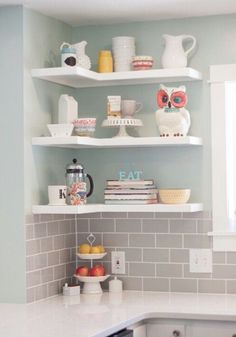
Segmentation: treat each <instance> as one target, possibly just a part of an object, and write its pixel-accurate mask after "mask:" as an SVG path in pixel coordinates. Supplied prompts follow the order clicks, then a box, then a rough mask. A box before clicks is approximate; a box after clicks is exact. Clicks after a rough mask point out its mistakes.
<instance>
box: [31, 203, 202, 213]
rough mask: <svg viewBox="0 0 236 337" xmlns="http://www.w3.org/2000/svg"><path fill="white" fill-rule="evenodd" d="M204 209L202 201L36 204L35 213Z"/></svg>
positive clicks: (189, 210)
mask: <svg viewBox="0 0 236 337" xmlns="http://www.w3.org/2000/svg"><path fill="white" fill-rule="evenodd" d="M202 210H203V205H202V204H201V203H187V204H177V205H173V204H172V205H167V204H151V205H105V204H87V205H80V206H70V205H65V206H50V205H35V206H33V209H32V211H33V214H90V213H100V212H103V213H105V212H158V213H159V212H168V213H169V212H170V213H172V212H182V213H185V212H188V213H189V212H199V211H202Z"/></svg>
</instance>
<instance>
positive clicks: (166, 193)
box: [159, 189, 191, 204]
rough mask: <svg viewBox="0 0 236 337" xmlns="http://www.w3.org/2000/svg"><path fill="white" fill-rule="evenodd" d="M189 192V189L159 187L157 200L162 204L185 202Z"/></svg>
mask: <svg viewBox="0 0 236 337" xmlns="http://www.w3.org/2000/svg"><path fill="white" fill-rule="evenodd" d="M190 193H191V190H190V189H161V190H159V201H160V203H162V204H186V203H187V202H188V200H189V198H190Z"/></svg>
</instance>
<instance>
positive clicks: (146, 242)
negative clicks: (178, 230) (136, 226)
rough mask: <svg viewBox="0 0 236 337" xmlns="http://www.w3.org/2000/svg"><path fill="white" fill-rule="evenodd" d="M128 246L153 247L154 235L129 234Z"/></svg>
mask: <svg viewBox="0 0 236 337" xmlns="http://www.w3.org/2000/svg"><path fill="white" fill-rule="evenodd" d="M129 245H130V247H155V236H154V235H153V234H146V233H145V234H130V235H129Z"/></svg>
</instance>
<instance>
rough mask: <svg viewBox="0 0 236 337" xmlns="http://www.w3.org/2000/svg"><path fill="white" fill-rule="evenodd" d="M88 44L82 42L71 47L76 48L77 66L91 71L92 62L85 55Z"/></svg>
mask: <svg viewBox="0 0 236 337" xmlns="http://www.w3.org/2000/svg"><path fill="white" fill-rule="evenodd" d="M87 44H88V43H87V41H81V42H78V43H75V44H73V45H72V46H71V47H73V48H75V50H76V65H77V66H80V67H83V68H85V69H90V68H91V61H90V58H89V57H88V55H86V53H85V47H86V46H87Z"/></svg>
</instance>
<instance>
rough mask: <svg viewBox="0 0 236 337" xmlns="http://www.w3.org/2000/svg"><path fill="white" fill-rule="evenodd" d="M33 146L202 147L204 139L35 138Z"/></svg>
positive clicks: (81, 147)
mask: <svg viewBox="0 0 236 337" xmlns="http://www.w3.org/2000/svg"><path fill="white" fill-rule="evenodd" d="M32 144H33V145H38V146H52V147H62V148H76V149H88V148H124V147H158V146H196V145H197V146H200V145H202V139H201V138H199V137H193V136H186V137H177V138H175V137H169V138H164V137H119V138H118V137H114V138H91V137H78V136H72V137H63V138H61V137H60V138H59V137H34V138H33V139H32Z"/></svg>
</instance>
